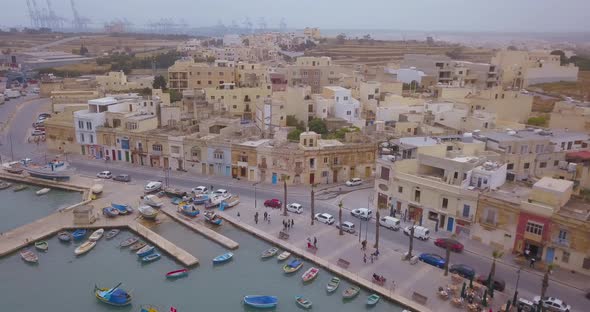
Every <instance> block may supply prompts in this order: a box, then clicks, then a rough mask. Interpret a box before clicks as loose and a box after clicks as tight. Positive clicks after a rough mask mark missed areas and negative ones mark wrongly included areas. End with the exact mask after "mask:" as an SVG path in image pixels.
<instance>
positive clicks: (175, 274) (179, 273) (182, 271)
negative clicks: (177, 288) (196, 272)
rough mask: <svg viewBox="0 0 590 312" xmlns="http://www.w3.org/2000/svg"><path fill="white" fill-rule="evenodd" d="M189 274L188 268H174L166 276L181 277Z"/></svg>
mask: <svg viewBox="0 0 590 312" xmlns="http://www.w3.org/2000/svg"><path fill="white" fill-rule="evenodd" d="M187 275H188V269H180V270H174V271H170V272H168V273H166V278H181V277H185V276H187Z"/></svg>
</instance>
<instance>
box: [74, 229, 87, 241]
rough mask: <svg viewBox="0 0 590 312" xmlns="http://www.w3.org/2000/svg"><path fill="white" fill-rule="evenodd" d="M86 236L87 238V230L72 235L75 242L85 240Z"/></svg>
mask: <svg viewBox="0 0 590 312" xmlns="http://www.w3.org/2000/svg"><path fill="white" fill-rule="evenodd" d="M84 236H86V230H85V229H77V230H75V231H74V233H72V237H73V238H74V240H81V239H82V238H84Z"/></svg>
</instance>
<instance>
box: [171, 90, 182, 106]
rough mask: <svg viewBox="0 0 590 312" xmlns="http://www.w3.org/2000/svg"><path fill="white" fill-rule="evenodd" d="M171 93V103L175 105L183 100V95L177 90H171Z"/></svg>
mask: <svg viewBox="0 0 590 312" xmlns="http://www.w3.org/2000/svg"><path fill="white" fill-rule="evenodd" d="M169 91H170V102H171V103H174V102H178V101H180V100H182V93H180V92H178V91H176V90H169Z"/></svg>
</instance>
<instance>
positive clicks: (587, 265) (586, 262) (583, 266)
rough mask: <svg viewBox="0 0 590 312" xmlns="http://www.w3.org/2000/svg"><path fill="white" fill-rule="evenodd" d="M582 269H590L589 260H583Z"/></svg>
mask: <svg viewBox="0 0 590 312" xmlns="http://www.w3.org/2000/svg"><path fill="white" fill-rule="evenodd" d="M582 268H584V269H586V270H588V269H590V258H584V263H582Z"/></svg>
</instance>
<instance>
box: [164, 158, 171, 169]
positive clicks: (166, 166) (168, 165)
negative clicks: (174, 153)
mask: <svg viewBox="0 0 590 312" xmlns="http://www.w3.org/2000/svg"><path fill="white" fill-rule="evenodd" d="M169 167H170V162H169V161H168V157H164V168H169Z"/></svg>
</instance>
